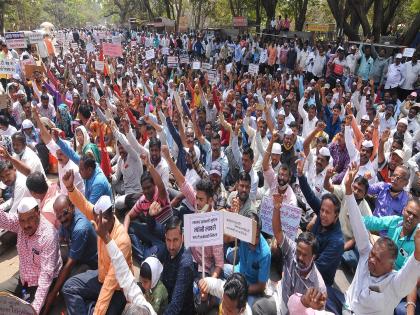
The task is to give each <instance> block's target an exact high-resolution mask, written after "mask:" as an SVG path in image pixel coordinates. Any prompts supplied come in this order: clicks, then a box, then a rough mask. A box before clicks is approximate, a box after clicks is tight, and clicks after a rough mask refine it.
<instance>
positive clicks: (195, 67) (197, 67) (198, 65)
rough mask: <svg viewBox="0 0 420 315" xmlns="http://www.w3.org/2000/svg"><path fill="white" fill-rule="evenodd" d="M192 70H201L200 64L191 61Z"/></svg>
mask: <svg viewBox="0 0 420 315" xmlns="http://www.w3.org/2000/svg"><path fill="white" fill-rule="evenodd" d="M192 68H193V70H200V69H201V62H200V61H193V63H192Z"/></svg>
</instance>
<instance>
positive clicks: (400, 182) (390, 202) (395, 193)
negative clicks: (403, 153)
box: [368, 150, 410, 217]
mask: <svg viewBox="0 0 420 315" xmlns="http://www.w3.org/2000/svg"><path fill="white" fill-rule="evenodd" d="M397 151H398V150H397ZM394 154H395V152H394ZM390 179H391V183H385V182H378V183H376V184H373V185H370V186H369V191H368V194H369V195H373V196H374V197H376V202H375V210H374V211H373V215H374V216H377V217H385V216H390V215H399V216H401V215H402V211H403V209H404V207H405V206H406V204H407V202H408V193H407V192H406V191H405V190H404V188H405V186H407V184H408V181H409V179H410V171H409V170H408V168H407V167H405V166H403V165H399V166H397V167H396V168H395V171H394V172H393V174H392V175H391V176H390Z"/></svg>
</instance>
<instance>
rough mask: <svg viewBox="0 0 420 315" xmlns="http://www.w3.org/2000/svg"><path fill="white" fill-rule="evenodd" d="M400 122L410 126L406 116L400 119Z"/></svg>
mask: <svg viewBox="0 0 420 315" xmlns="http://www.w3.org/2000/svg"><path fill="white" fill-rule="evenodd" d="M398 123H401V124H404V125H406V126H408V120H407V118H405V117H404V118H401V119H400V120H398Z"/></svg>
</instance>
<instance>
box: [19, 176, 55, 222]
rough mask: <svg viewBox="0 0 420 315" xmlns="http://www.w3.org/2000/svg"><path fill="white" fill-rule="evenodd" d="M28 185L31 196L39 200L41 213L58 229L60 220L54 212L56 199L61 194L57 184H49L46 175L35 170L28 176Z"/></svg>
mask: <svg viewBox="0 0 420 315" xmlns="http://www.w3.org/2000/svg"><path fill="white" fill-rule="evenodd" d="M26 187H27V188H28V191H29V193H30V194H31V196H32V197H34V198H35V199H36V200H37V202H38V206H39V211H40V212H41V214H42V215H43V216H44V217H45V218H46V219H47V220H48V221H49V222H50V223H51V224H52V225H54V227H55V228H57V229H58V227H59V226H60V222H59V221H58V220H57V217H56V216H55V212H54V201H55V199H56V198H57V196H58V194H59V193H58V187H57V184H55V183H52V184H51V185H48V183H47V181H46V179H45V175H43V174H42V173H40V172H35V173H32V174H29V176H28V177H27V178H26Z"/></svg>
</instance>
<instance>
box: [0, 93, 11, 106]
mask: <svg viewBox="0 0 420 315" xmlns="http://www.w3.org/2000/svg"><path fill="white" fill-rule="evenodd" d="M9 102H10V99H9V96H8V95H7V94H0V109H3V108H7V105H9Z"/></svg>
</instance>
